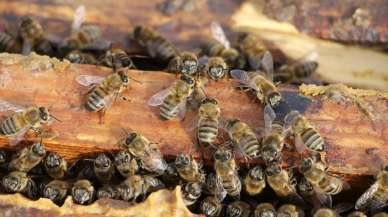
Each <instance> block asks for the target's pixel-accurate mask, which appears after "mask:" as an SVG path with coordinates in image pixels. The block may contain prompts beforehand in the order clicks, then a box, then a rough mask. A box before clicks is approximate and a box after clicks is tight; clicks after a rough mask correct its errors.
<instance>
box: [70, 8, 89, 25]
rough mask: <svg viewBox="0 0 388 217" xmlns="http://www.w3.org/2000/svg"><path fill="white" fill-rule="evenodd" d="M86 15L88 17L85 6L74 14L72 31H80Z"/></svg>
mask: <svg viewBox="0 0 388 217" xmlns="http://www.w3.org/2000/svg"><path fill="white" fill-rule="evenodd" d="M85 15H86V12H85V6H84V5H80V6H78V7H77V9H76V10H75V13H74V17H73V23H72V24H71V29H72V30H73V31H78V30H79V29H80V28H81V25H82V24H83V22H84V21H85Z"/></svg>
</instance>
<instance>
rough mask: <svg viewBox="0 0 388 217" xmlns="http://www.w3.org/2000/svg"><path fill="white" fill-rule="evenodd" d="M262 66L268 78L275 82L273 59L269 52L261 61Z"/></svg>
mask: <svg viewBox="0 0 388 217" xmlns="http://www.w3.org/2000/svg"><path fill="white" fill-rule="evenodd" d="M261 65H262V67H263V69H264V71H265V73H266V77H267V78H268V79H269V80H270V81H273V58H272V54H271V52H269V51H266V52H265V53H264V55H263V58H262V59H261Z"/></svg>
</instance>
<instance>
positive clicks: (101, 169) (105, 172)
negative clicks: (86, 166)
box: [93, 154, 114, 183]
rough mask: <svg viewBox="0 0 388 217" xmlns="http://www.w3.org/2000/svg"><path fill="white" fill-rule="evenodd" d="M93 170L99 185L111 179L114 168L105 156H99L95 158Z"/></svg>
mask: <svg viewBox="0 0 388 217" xmlns="http://www.w3.org/2000/svg"><path fill="white" fill-rule="evenodd" d="M93 169H94V173H95V174H96V177H97V179H98V181H100V182H101V183H107V182H109V181H110V180H111V179H112V176H113V172H114V166H113V163H112V161H111V160H110V159H109V157H107V156H106V155H105V154H99V155H98V156H97V158H96V159H95V160H94V164H93Z"/></svg>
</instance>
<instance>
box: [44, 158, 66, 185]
mask: <svg viewBox="0 0 388 217" xmlns="http://www.w3.org/2000/svg"><path fill="white" fill-rule="evenodd" d="M43 165H44V168H45V170H46V173H47V174H48V175H49V176H50V177H51V178H53V179H62V178H63V177H65V175H66V172H67V162H66V160H65V159H64V158H62V157H61V156H59V155H58V154H56V153H54V152H51V153H49V154H48V155H46V157H45V158H44V160H43Z"/></svg>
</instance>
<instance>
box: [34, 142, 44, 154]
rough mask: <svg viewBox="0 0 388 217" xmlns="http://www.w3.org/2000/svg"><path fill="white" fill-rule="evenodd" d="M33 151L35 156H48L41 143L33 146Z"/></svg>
mask: <svg viewBox="0 0 388 217" xmlns="http://www.w3.org/2000/svg"><path fill="white" fill-rule="evenodd" d="M31 150H32V152H33V153H34V154H35V155H38V156H44V155H45V154H46V149H45V148H44V145H43V144H42V143H41V142H38V143H35V144H33V145H32V147H31Z"/></svg>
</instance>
